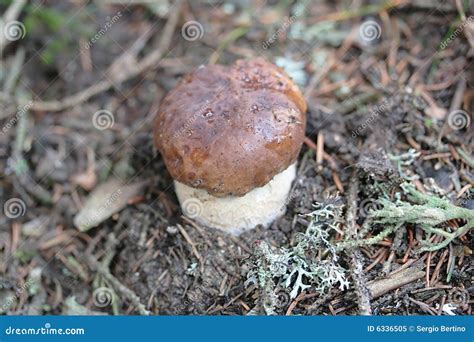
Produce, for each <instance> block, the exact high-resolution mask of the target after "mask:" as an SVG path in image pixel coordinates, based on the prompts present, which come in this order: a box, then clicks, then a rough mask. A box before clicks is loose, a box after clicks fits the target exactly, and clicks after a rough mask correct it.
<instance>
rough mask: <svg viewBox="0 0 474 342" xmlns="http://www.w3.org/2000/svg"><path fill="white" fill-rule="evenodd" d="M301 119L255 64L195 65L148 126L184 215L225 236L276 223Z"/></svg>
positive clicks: (292, 95) (273, 75)
mask: <svg viewBox="0 0 474 342" xmlns="http://www.w3.org/2000/svg"><path fill="white" fill-rule="evenodd" d="M305 112H306V102H305V100H304V98H303V95H302V94H301V92H300V91H299V89H298V88H297V86H296V85H295V84H294V83H293V82H292V81H291V79H290V78H289V76H288V75H287V74H286V73H285V72H284V71H283V70H282V69H280V68H278V67H277V66H275V65H273V64H271V63H269V62H267V61H265V60H263V59H261V58H258V59H252V60H238V61H237V62H235V63H234V64H233V65H231V66H222V65H208V66H201V67H199V68H198V69H197V70H196V71H194V72H193V73H191V74H190V75H187V76H185V77H184V79H183V80H182V81H181V82H180V83H179V84H178V85H177V86H176V87H175V88H174V89H172V90H171V91H170V92H169V93H168V95H167V96H166V97H165V98H164V99H163V101H162V103H161V106H160V111H159V113H158V114H157V117H156V120H155V123H154V142H155V145H156V147H157V148H158V150H159V151H160V153H161V155H162V157H163V160H164V162H165V165H166V167H167V169H168V171H169V173H170V174H171V176H172V177H173V179H174V186H175V191H176V195H177V197H178V200H179V202H180V205H181V208H182V210H183V213H184V214H185V215H186V216H188V217H190V218H192V219H194V220H195V221H197V222H199V223H200V224H203V225H205V226H208V227H213V228H218V229H222V230H224V231H227V232H229V233H232V234H240V233H241V232H243V231H245V230H248V229H251V228H254V227H255V226H257V225H263V226H265V227H268V226H269V225H270V224H271V223H272V222H273V221H274V220H275V219H277V218H278V217H280V216H282V215H283V214H284V212H285V210H286V204H287V198H288V195H289V192H290V188H291V183H292V181H293V180H294V179H295V176H296V159H297V157H298V154H299V151H300V149H301V145H302V143H303V139H304V136H305V126H306V115H305Z"/></svg>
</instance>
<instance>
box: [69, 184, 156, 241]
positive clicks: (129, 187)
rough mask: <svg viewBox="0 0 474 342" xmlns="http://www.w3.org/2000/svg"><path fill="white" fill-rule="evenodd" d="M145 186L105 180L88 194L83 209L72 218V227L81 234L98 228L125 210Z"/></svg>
mask: <svg viewBox="0 0 474 342" xmlns="http://www.w3.org/2000/svg"><path fill="white" fill-rule="evenodd" d="M146 184H147V182H138V183H134V184H124V183H123V182H122V181H120V180H118V179H116V178H111V179H109V180H107V181H106V182H105V183H102V184H100V185H99V186H97V187H96V188H95V189H94V191H92V192H91V193H90V194H89V196H88V197H87V200H86V203H85V205H84V207H83V208H82V209H81V210H80V211H79V213H78V214H77V215H76V216H75V217H74V225H75V226H76V228H77V229H79V230H80V231H81V232H85V231H87V230H89V229H91V228H93V227H96V226H98V225H99V224H100V223H101V222H104V221H105V220H107V219H108V218H109V217H111V216H112V215H113V214H115V213H118V212H119V211H120V210H122V209H123V208H125V207H126V206H127V203H128V201H129V200H130V199H132V198H134V197H135V196H137V195H138V194H139V192H140V191H141V190H142V189H143V187H144V186H145V185H146Z"/></svg>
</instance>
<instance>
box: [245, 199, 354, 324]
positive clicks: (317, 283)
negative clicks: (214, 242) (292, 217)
mask: <svg viewBox="0 0 474 342" xmlns="http://www.w3.org/2000/svg"><path fill="white" fill-rule="evenodd" d="M314 207H315V210H314V211H312V212H311V213H309V214H306V215H303V216H305V217H306V218H308V219H309V224H308V225H307V227H306V230H305V231H304V233H299V234H298V235H297V237H296V244H295V245H294V246H292V247H289V248H283V247H280V248H272V247H271V246H270V245H269V244H268V243H267V242H265V241H258V242H257V243H256V245H255V252H254V255H253V256H252V258H251V260H250V271H249V273H248V275H247V281H246V285H247V286H249V285H250V284H256V285H257V286H258V288H259V289H260V290H261V292H262V296H261V297H262V302H261V303H260V304H261V305H262V307H263V309H264V311H265V313H266V314H269V315H272V314H275V313H276V310H277V309H278V308H281V306H282V305H281V303H278V302H277V293H278V289H279V288H284V289H286V290H287V291H288V292H289V294H288V296H289V299H290V300H291V299H294V298H296V297H297V296H298V294H299V293H301V292H304V291H306V290H308V289H310V288H313V289H314V290H315V291H317V292H319V293H320V294H324V293H326V292H327V291H328V290H329V289H330V288H332V287H334V286H335V285H337V286H338V287H339V288H340V289H341V290H345V289H347V288H349V282H348V281H347V279H346V275H345V274H346V270H345V269H344V268H343V267H342V266H340V265H339V264H338V256H337V255H336V249H335V246H334V244H333V243H332V242H331V241H330V234H331V232H332V231H333V230H335V231H339V226H340V224H341V223H342V221H341V220H340V218H341V215H342V208H343V205H342V204H341V203H340V202H339V199H338V198H337V197H332V198H330V199H328V200H327V201H326V202H324V203H316V204H315V205H314ZM321 252H323V253H321ZM321 255H325V256H326V257H325V259H322V258H321ZM285 304H287V303H285Z"/></svg>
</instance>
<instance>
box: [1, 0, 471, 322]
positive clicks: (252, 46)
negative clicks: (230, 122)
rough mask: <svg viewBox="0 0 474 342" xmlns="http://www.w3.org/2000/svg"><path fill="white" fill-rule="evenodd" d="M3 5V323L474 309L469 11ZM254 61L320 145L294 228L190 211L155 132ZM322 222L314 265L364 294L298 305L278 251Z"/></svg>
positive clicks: (382, 5)
mask: <svg viewBox="0 0 474 342" xmlns="http://www.w3.org/2000/svg"><path fill="white" fill-rule="evenodd" d="M15 4H17V5H15ZM0 9H1V13H2V16H3V18H4V19H6V20H4V24H3V25H4V28H3V32H4V33H3V34H4V37H2V40H1V41H0V49H1V50H0V51H1V72H0V79H1V81H2V88H1V91H0V101H1V102H0V105H1V107H2V109H1V111H0V126H1V127H2V128H1V131H0V170H1V178H0V184H1V187H0V202H1V205H2V207H3V211H2V214H1V215H0V256H1V258H0V305H1V306H0V307H1V309H0V312H1V313H2V314H9V315H31V314H40V315H42V314H126V315H128V314H134V315H135V314H141V315H148V314H153V315H171V314H179V315H247V314H250V315H251V314H280V315H284V314H288V315H354V314H374V315H412V314H420V315H469V314H472V310H473V298H474V287H473V283H472V280H473V269H474V263H473V259H472V249H473V239H472V227H474V210H473V209H474V189H473V185H474V155H473V149H474V130H473V123H472V119H473V117H472V113H473V109H474V89H473V84H474V73H473V65H472V62H473V56H474V17H473V15H474V5H473V3H472V2H470V1H463V0H458V1H441V2H438V1H401V0H398V1H397V0H393V1H387V2H381V1H380V2H377V1H372V2H368V1H304V0H297V1H251V2H250V1H229V2H221V1H189V2H186V1H176V2H171V1H159V2H158V1H156V2H147V1H143V2H140V1H134V2H129V1H126V0H118V1H110V2H109V1H104V2H102V1H82V0H76V1H48V0H45V1H40V0H37V1H35V0H33V1H29V2H24V1H18V2H12V1H9V0H2V1H0ZM7 9H8V10H7ZM12 9H13V10H12ZM9 23H14V24H16V27H7V26H8V24H9ZM12 28H16V29H18V30H19V31H17V32H15V31H13V30H11V29H12ZM253 57H264V58H266V59H267V60H269V61H272V62H274V63H276V64H277V65H279V66H281V67H282V68H284V69H285V70H286V71H287V73H288V74H289V75H290V76H291V77H292V78H293V80H294V81H295V82H296V83H297V84H298V85H299V87H300V89H301V90H302V92H303V93H304V96H305V99H306V101H307V103H308V111H307V129H306V140H305V144H304V145H303V148H302V151H301V153H300V156H299V158H298V174H297V179H296V181H295V182H294V184H293V188H292V191H291V194H290V199H289V202H288V210H287V212H286V214H285V216H284V217H282V218H281V219H279V220H278V221H276V222H275V223H274V224H273V225H272V226H271V227H270V228H268V229H263V228H261V227H257V228H255V229H254V230H252V231H249V232H246V233H244V234H242V235H241V236H238V237H233V236H229V235H227V234H225V233H223V232H220V231H215V230H212V229H209V228H206V227H201V226H199V225H198V224H196V223H195V222H193V220H192V219H190V218H186V217H184V216H183V215H182V212H181V209H180V207H179V204H178V201H177V198H176V195H175V193H174V190H173V185H172V179H171V177H170V175H169V174H168V172H167V170H166V168H165V166H164V163H163V161H162V159H161V157H160V155H159V153H158V152H157V151H156V149H155V148H154V146H153V142H152V137H151V123H152V121H153V118H154V117H155V115H156V113H157V111H158V109H159V106H160V101H161V99H162V98H163V97H164V96H165V95H166V93H167V92H168V91H169V90H170V89H171V88H172V87H173V86H174V85H175V84H176V83H177V82H178V81H179V80H180V78H181V77H182V76H184V75H185V74H187V73H189V72H191V71H192V70H193V69H195V68H197V67H199V66H200V65H203V64H209V63H214V64H231V63H233V62H234V61H235V60H237V59H240V58H253ZM104 184H105V185H104ZM406 184H409V185H410V186H411V187H412V188H413V189H416V190H413V191H414V192H412V193H411V195H410V191H409V190H406V187H405V186H406ZM419 194H422V195H419ZM417 196H418V197H417ZM422 196H426V197H422ZM92 200H94V202H93V203H92V202H91V201H92ZM91 203H92V204H91ZM318 203H319V207H318ZM334 203H337V204H334ZM315 204H316V207H315ZM327 204H330V205H331V208H333V207H337V208H340V211H335V212H336V213H337V215H336V214H334V217H333V218H331V221H329V219H327V218H325V219H319V218H316V219H314V216H308V214H310V213H312V212H314V211H315V210H317V208H321V206H323V207H324V206H325V205H327ZM459 208H461V209H459ZM85 211H87V213H86V214H84V212H85ZM81 213H82V214H83V215H86V217H87V218H89V219H90V218H91V217H93V218H92V219H91V220H92V221H93V223H91V222H92V221H91V220H89V221H88V223H87V224H86V227H82V228H81V229H78V224H77V220H79V219H78V218H77V217H78V215H79V214H81ZM87 215H89V216H87ZM91 215H92V216H91ZM313 220H316V221H313ZM318 220H319V221H318ZM311 222H316V224H317V225H318V227H320V229H322V230H323V231H325V232H328V236H327V239H328V242H327V244H326V245H325V246H323V247H317V248H308V249H305V251H304V253H303V254H302V259H304V262H305V265H310V264H314V265H322V264H324V263H325V262H326V261H328V260H333V261H334V262H335V260H337V264H338V266H339V267H340V269H341V270H343V274H344V277H345V278H344V279H346V280H347V281H348V287H345V288H344V286H339V285H341V282H340V283H339V285H338V284H337V283H335V282H331V286H329V287H324V288H323V287H321V286H319V285H320V282H321V281H323V280H324V279H323V277H322V276H321V277H320V278H318V279H319V280H314V282H313V281H311V279H310V278H303V283H304V284H309V285H310V286H308V287H307V288H302V289H301V290H299V291H297V293H296V296H294V295H291V294H290V290H291V288H292V286H293V288H294V286H296V285H295V279H294V278H293V277H292V275H290V276H289V277H286V276H285V275H277V274H275V273H271V272H273V271H272V268H271V267H270V266H271V265H272V257H275V256H279V255H285V253H287V252H288V251H294V250H296V248H297V247H298V246H299V243H301V241H302V240H301V239H304V236H307V235H304V232H305V231H307V227H308V226H309V225H310V224H311ZM333 228H334V229H333ZM318 229H319V228H318ZM380 234H382V235H380ZM377 237H379V238H377ZM371 239H372V240H371ZM262 243H263V244H264V245H265V246H267V245H268V246H270V247H269V248H270V249H269V250H270V251H271V252H265V253H266V254H265V253H263V252H262V253H263V254H262V253H260V252H259V251H261V250H262V247H261V246H263V244H262ZM317 246H319V245H317ZM292 255H293V254H292ZM331 255H332V256H333V258H332V259H331V258H330V256H331ZM292 260H294V259H292ZM295 265H296V263H295V261H291V262H287V263H286V265H285V267H287V268H288V269H289V271H290V272H291V270H294V269H295V267H296V266H295ZM305 267H309V266H305ZM308 270H309V268H307V269H306V271H308ZM341 272H342V271H341ZM251 274H254V275H256V279H257V280H255V279H254V281H252V279H251V277H250V275H251ZM291 274H293V273H291ZM318 277H319V276H318ZM288 278H289V280H288ZM282 279H286V280H288V281H287V282H286V283H288V284H290V285H288V286H286V285H285V282H283V281H282ZM318 281H319V283H318ZM318 284H319V285H318Z"/></svg>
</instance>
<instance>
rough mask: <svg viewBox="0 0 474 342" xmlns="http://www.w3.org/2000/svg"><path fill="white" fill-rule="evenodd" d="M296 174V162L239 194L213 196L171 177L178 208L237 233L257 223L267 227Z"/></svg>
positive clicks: (204, 222) (282, 205)
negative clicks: (257, 186) (263, 182)
mask: <svg viewBox="0 0 474 342" xmlns="http://www.w3.org/2000/svg"><path fill="white" fill-rule="evenodd" d="M295 177H296V163H294V164H292V165H290V166H289V167H288V168H287V169H286V170H284V171H282V172H280V173H279V174H277V175H276V176H275V177H273V179H272V180H271V181H269V182H268V183H267V184H265V185H264V186H262V187H260V188H255V189H253V190H251V191H249V192H248V193H246V194H245V195H244V196H239V197H238V196H226V197H215V196H213V195H211V194H209V193H208V192H207V191H206V190H204V189H197V188H193V187H190V186H188V185H185V184H183V183H180V182H178V181H174V186H175V191H176V195H177V196H178V200H179V203H180V204H181V209H182V210H183V213H184V214H185V215H186V216H187V217H189V218H191V219H194V220H195V221H196V222H198V223H200V224H202V225H205V226H208V227H213V228H217V229H221V230H223V231H226V232H228V233H230V234H233V235H239V234H241V233H242V232H244V231H246V230H249V229H252V228H254V227H255V226H257V225H262V226H264V227H265V228H267V227H268V226H270V224H271V223H272V222H273V221H275V220H276V219H277V218H279V217H281V216H282V215H283V214H284V213H285V210H286V205H287V202H288V194H289V192H290V189H291V183H292V182H293V180H294V179H295Z"/></svg>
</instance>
